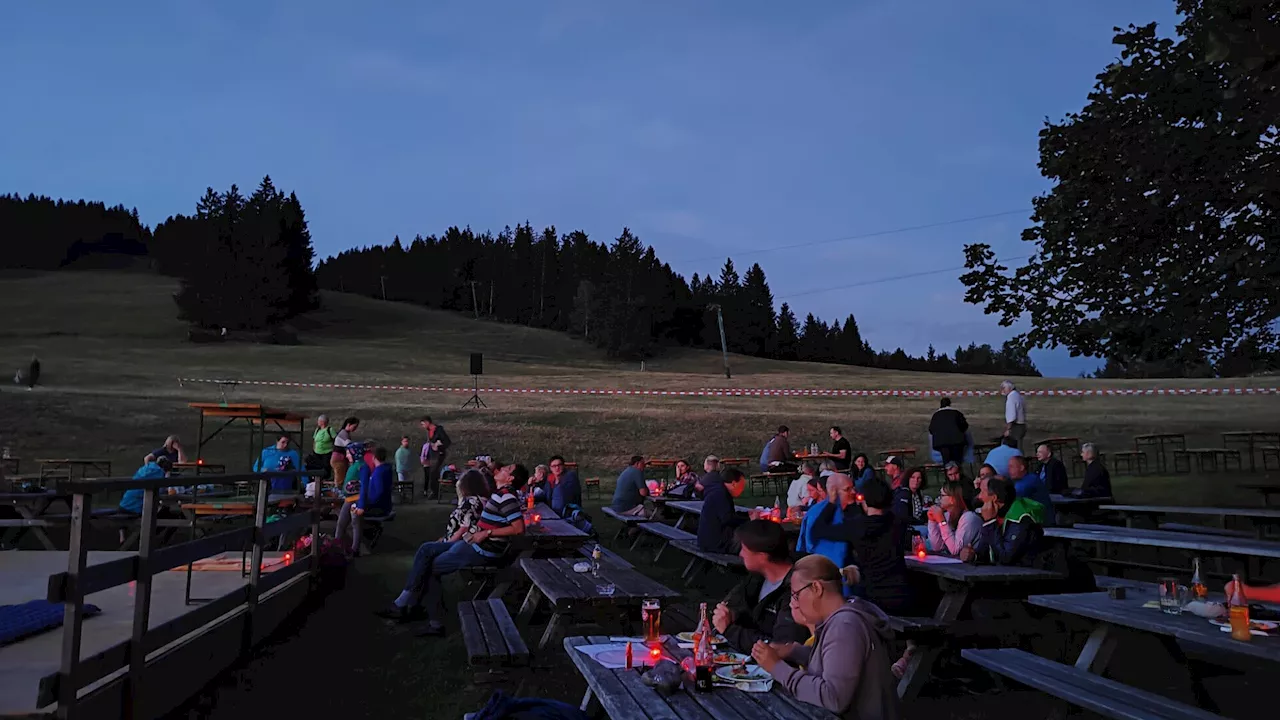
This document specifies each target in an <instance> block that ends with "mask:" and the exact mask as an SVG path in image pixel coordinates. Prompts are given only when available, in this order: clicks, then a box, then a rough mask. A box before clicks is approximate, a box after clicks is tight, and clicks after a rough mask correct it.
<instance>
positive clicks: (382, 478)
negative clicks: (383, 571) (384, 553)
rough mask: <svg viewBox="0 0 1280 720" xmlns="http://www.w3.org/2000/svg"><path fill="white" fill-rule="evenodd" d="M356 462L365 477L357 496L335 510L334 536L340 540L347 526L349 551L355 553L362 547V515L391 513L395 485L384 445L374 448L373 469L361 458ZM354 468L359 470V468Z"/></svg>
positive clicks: (382, 515)
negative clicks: (349, 538)
mask: <svg viewBox="0 0 1280 720" xmlns="http://www.w3.org/2000/svg"><path fill="white" fill-rule="evenodd" d="M356 465H358V466H359V467H360V468H365V470H366V472H368V477H367V478H363V477H362V478H361V481H360V497H358V498H356V500H355V502H344V503H342V509H341V510H339V511H338V526H337V528H336V529H335V530H334V537H335V538H336V539H339V540H341V539H343V538H345V537H346V535H347V528H348V527H350V528H351V551H352V553H354V554H355V555H356V556H357V557H358V556H359V555H360V553H361V551H362V548H361V547H360V535H361V532H362V531H363V525H362V523H361V519H362V518H363V517H364V516H366V515H368V516H369V517H386V516H387V515H390V514H391V493H392V490H393V488H394V487H395V472H394V471H393V469H392V467H391V463H389V462H387V449H386V448H384V447H379V448H376V449H374V451H373V469H372V470H369V469H368V467H367V466H366V465H365V464H364V463H362V462H361V463H356ZM357 472H359V470H358V469H357Z"/></svg>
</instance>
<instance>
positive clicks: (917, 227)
mask: <svg viewBox="0 0 1280 720" xmlns="http://www.w3.org/2000/svg"><path fill="white" fill-rule="evenodd" d="M1025 212H1027V209H1026V208H1021V209H1018V210H1005V211H1003V212H997V213H988V214H986V215H974V216H972V217H963V218H955V219H954V220H943V221H941V222H936V223H928V224H925V225H912V226H909V227H900V228H894V229H892V230H877V231H875V232H869V233H859V234H857V235H846V236H844V237H838V238H829V239H827V240H813V241H810V242H803V243H795V244H794V245H778V246H777V247H771V248H764V249H761V250H748V251H746V252H740V251H737V250H734V251H732V252H730V253H729V256H731V257H741V256H743V255H760V254H763V253H771V252H778V251H780V250H795V249H797V248H806V247H814V246H816V245H830V244H831V243H838V242H845V241H848V240H865V239H866V238H873V237H884V236H885V235H898V234H900V233H908V232H915V231H916V230H929V229H931V228H939V227H946V226H948V225H960V224H962V223H970V222H977V221H979V220H990V219H992V218H998V217H1004V216H1006V215H1017V214H1019V213H1025ZM722 257H724V256H723V255H707V256H704V257H699V258H691V259H688V260H676V261H675V262H682V263H695V262H702V261H704V260H719V259H720V258H722Z"/></svg>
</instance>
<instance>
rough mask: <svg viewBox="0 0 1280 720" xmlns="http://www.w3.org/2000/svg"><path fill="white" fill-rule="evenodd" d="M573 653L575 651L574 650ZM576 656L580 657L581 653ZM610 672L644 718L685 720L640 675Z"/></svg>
mask: <svg viewBox="0 0 1280 720" xmlns="http://www.w3.org/2000/svg"><path fill="white" fill-rule="evenodd" d="M574 652H577V651H576V650H575V651H574ZM578 654H579V655H581V654H582V653H578ZM612 672H613V676H614V677H615V678H617V679H618V684H620V685H621V686H622V688H623V690H625V691H626V692H627V694H629V695H630V696H631V699H632V700H633V701H634V702H635V704H636V705H637V706H638V707H639V708H640V711H641V712H643V713H644V717H646V718H651V719H652V720H686V717H685V716H683V715H680V714H678V713H676V711H675V710H673V709H672V708H671V706H670V705H668V704H667V701H666V700H664V699H663V698H662V696H661V695H659V694H658V693H657V691H656V690H654V689H653V688H651V687H649V686H648V685H645V684H644V683H643V682H641V680H640V673H638V672H635V671H634V670H632V671H630V672H628V671H627V670H614V671H612Z"/></svg>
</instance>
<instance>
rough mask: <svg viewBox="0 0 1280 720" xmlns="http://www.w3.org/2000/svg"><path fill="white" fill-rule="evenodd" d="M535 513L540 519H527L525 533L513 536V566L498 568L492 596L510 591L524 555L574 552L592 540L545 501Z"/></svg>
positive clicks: (499, 595) (558, 554) (534, 508)
mask: <svg viewBox="0 0 1280 720" xmlns="http://www.w3.org/2000/svg"><path fill="white" fill-rule="evenodd" d="M533 513H534V514H535V515H537V516H538V517H539V520H538V522H537V523H536V524H529V523H526V525H525V530H524V534H523V535H512V536H511V538H510V539H511V548H512V549H513V550H514V551H515V552H516V553H517V555H516V557H515V560H513V561H512V564H511V566H509V567H504V568H501V569H500V570H499V571H498V576H497V580H496V581H495V583H494V586H493V590H492V591H490V593H489V597H490V598H502V597H504V596H506V594H507V593H508V592H510V591H511V587H512V586H513V585H515V582H516V580H517V579H518V578H517V573H516V570H517V569H519V568H520V564H521V561H523V560H524V559H526V558H531V557H533V556H534V555H535V554H538V555H553V556H560V555H567V554H573V553H576V552H577V551H578V549H579V548H581V547H582V546H583V545H586V544H587V543H588V542H589V541H590V540H591V536H590V535H588V534H586V533H584V532H582V531H581V530H579V529H578V528H576V527H574V526H573V524H572V523H570V522H569V521H567V520H561V519H560V516H559V515H557V514H556V512H555V511H554V510H552V509H551V507H550V506H548V505H546V504H545V503H537V504H535V505H534V506H533ZM527 514H528V511H527V510H526V515H527Z"/></svg>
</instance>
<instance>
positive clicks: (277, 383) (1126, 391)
mask: <svg viewBox="0 0 1280 720" xmlns="http://www.w3.org/2000/svg"><path fill="white" fill-rule="evenodd" d="M178 382H179V383H210V384H216V385H259V386H268V387H295V388H319V389H324V390H394V391H402V392H404V391H407V392H451V393H464V392H465V393H469V392H472V391H473V390H474V388H470V387H449V386H444V385H367V384H354V383H304V382H286V381H282V380H214V379H208V378H178ZM480 392H483V393H506V394H510V395H639V396H655V397H991V396H994V395H999V394H1000V393H999V391H997V390H822V389H817V390H814V389H795V390H767V389H760V388H702V389H700V390H618V389H613V388H586V389H584V388H480ZM1021 392H1022V394H1023V395H1030V396H1041V397H1056V396H1060V397H1118V396H1119V397H1124V396H1181V395H1280V388H1274V387H1256V388H1254V387H1248V388H1146V389H1143V388H1106V389H1098V390H1076V389H1057V390H1022V391H1021Z"/></svg>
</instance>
